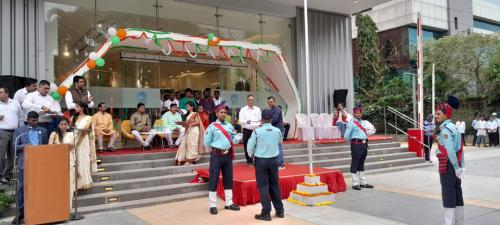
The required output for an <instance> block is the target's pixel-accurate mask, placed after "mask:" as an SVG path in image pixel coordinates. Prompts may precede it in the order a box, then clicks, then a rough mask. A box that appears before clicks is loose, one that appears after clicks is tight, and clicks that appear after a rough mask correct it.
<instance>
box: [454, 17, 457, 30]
mask: <svg viewBox="0 0 500 225" xmlns="http://www.w3.org/2000/svg"><path fill="white" fill-rule="evenodd" d="M455 30H458V18H457V17H455Z"/></svg>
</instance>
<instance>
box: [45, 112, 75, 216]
mask: <svg viewBox="0 0 500 225" xmlns="http://www.w3.org/2000/svg"><path fill="white" fill-rule="evenodd" d="M68 127H69V120H68V119H66V118H65V117H62V118H61V119H60V120H59V123H58V125H57V128H56V129H55V131H53V132H52V133H51V134H50V137H49V145H57V144H67V145H69V207H70V208H71V207H72V204H73V194H74V192H75V146H74V144H75V143H74V141H75V139H74V136H73V132H68Z"/></svg>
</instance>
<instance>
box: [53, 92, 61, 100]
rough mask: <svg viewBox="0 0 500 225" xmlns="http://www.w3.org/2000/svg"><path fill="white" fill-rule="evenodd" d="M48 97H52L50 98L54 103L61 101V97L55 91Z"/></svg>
mask: <svg viewBox="0 0 500 225" xmlns="http://www.w3.org/2000/svg"><path fill="white" fill-rule="evenodd" d="M50 96H52V98H53V99H54V100H56V101H59V100H61V95H60V94H59V93H58V92H57V91H54V92H52V93H50Z"/></svg>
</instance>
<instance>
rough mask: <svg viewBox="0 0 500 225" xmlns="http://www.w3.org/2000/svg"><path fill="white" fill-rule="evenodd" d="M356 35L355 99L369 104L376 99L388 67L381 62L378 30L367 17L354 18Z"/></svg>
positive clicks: (358, 16) (360, 15)
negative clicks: (356, 29)
mask: <svg viewBox="0 0 500 225" xmlns="http://www.w3.org/2000/svg"><path fill="white" fill-rule="evenodd" d="M356 26H357V27H358V34H357V39H356V45H357V51H358V54H357V55H358V59H357V61H358V70H357V71H358V72H357V73H356V74H355V78H356V81H357V82H356V83H355V84H356V87H355V88H356V94H357V95H358V96H357V99H360V100H361V101H362V102H365V103H368V104H371V103H373V102H374V101H375V100H376V99H377V98H378V97H379V94H378V92H379V91H378V90H379V89H380V88H381V86H382V85H383V83H384V79H385V75H386V74H387V72H388V66H387V65H386V64H385V63H384V62H382V61H381V57H380V50H379V39H378V34H377V32H378V28H377V25H376V24H375V22H373V20H372V19H371V17H370V16H368V15H362V14H359V15H357V16H356Z"/></svg>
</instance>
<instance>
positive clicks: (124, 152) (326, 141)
mask: <svg viewBox="0 0 500 225" xmlns="http://www.w3.org/2000/svg"><path fill="white" fill-rule="evenodd" d="M390 139H392V138H391V137H389V136H383V135H372V136H370V137H369V138H368V140H370V141H382V140H390ZM344 142H345V141H344V139H341V138H337V139H320V140H315V141H314V143H315V144H336V143H344ZM302 143H306V142H305V141H302V140H297V139H293V140H287V141H284V142H283V144H285V145H290V144H302ZM235 147H243V144H237V145H235ZM175 151H177V148H175V149H162V148H154V149H151V150H142V149H140V148H135V149H119V150H117V151H116V152H102V153H97V156H110V155H128V154H145V153H156V152H175Z"/></svg>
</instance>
